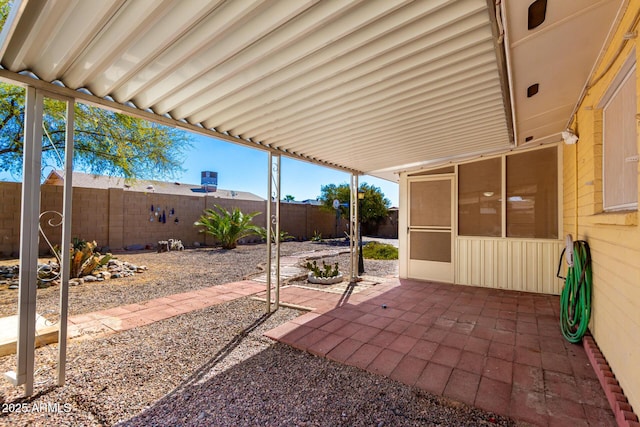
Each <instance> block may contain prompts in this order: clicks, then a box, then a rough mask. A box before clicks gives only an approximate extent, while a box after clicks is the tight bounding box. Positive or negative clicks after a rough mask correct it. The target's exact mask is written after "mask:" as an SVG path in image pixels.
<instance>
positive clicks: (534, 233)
mask: <svg viewBox="0 0 640 427" xmlns="http://www.w3.org/2000/svg"><path fill="white" fill-rule="evenodd" d="M557 157H558V150H557V148H556V147H552V148H544V149H541V150H535V151H528V152H525V153H519V154H512V155H509V156H507V237H524V238H541V239H557V238H558V160H557Z"/></svg>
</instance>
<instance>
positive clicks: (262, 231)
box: [257, 227, 296, 243]
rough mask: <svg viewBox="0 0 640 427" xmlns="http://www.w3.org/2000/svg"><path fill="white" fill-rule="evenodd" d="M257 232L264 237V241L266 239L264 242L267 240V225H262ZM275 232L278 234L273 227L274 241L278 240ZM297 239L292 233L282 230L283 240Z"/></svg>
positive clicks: (281, 238) (272, 235)
mask: <svg viewBox="0 0 640 427" xmlns="http://www.w3.org/2000/svg"><path fill="white" fill-rule="evenodd" d="M257 234H258V236H260V237H261V238H262V241H264V242H266V241H267V229H266V228H265V227H261V228H260V230H259V231H258V233H257ZM275 234H276V232H275V230H274V229H273V228H272V229H271V241H272V242H274V243H275V241H276V236H275ZM295 239H296V238H295V237H293V236H292V235H291V234H289V233H287V232H286V231H284V230H280V241H281V242H288V241H290V240H295Z"/></svg>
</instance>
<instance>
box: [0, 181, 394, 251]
mask: <svg viewBox="0 0 640 427" xmlns="http://www.w3.org/2000/svg"><path fill="white" fill-rule="evenodd" d="M0 196H1V197H2V199H1V202H0V256H5V257H8V256H11V255H12V254H13V255H14V256H17V254H18V252H19V250H20V208H21V184H20V183H9V182H3V183H0ZM62 203H63V187H62V186H59V185H43V186H42V192H41V209H40V211H41V212H46V211H55V212H62ZM152 205H153V207H154V211H153V212H152V211H151V206H152ZM216 205H218V206H220V207H222V208H224V209H227V210H231V209H233V208H239V209H240V210H242V211H243V212H246V213H250V212H260V214H259V215H257V216H256V217H255V218H254V219H253V222H254V224H256V225H258V226H260V227H265V226H266V224H267V216H266V212H267V202H266V201H253V200H237V199H222V198H218V197H215V195H211V194H207V195H205V196H204V197H203V196H201V195H197V196H196V195H194V196H176V195H168V194H155V193H152V192H149V193H142V192H133V191H127V190H124V189H120V188H111V189H108V190H105V189H92V188H79V187H77V188H74V189H73V211H72V215H73V216H72V232H71V235H72V237H74V238H75V237H77V238H79V239H83V240H89V241H91V240H95V241H96V242H97V243H98V246H108V247H109V248H111V249H114V250H117V249H122V248H126V247H128V246H131V245H144V246H146V245H154V244H156V243H157V242H158V241H159V240H167V239H180V240H182V242H183V243H184V244H185V245H187V246H191V245H193V244H194V242H198V243H200V244H207V245H211V244H214V243H215V242H214V241H213V239H212V238H211V237H210V236H208V235H205V234H204V233H199V229H198V228H196V227H194V226H193V223H194V222H195V221H197V220H198V219H199V218H200V216H201V215H202V214H203V212H204V210H205V209H208V208H214V207H215V206H216ZM158 208H160V211H159V212H158V211H157V209H158ZM171 209H173V212H174V213H173V215H171ZM163 211H164V214H165V217H166V223H162V222H160V221H159V219H160V216H161V215H162V213H163ZM155 213H158V215H157V216H156V215H155ZM280 218H281V225H280V227H281V229H282V230H284V231H286V232H287V233H289V234H290V235H291V236H294V237H295V238H297V239H304V240H307V239H311V238H312V237H313V236H314V234H315V233H316V232H317V233H320V234H322V237H324V238H329V237H334V236H335V226H336V218H335V213H334V212H328V211H325V210H323V209H322V208H321V207H320V206H313V205H303V204H297V203H281V204H280ZM152 219H153V221H151V220H152ZM176 219H177V221H176ZM49 221H51V223H52V224H54V225H55V224H57V223H59V222H60V217H59V216H56V215H55V214H45V215H43V217H42V220H41V226H42V229H43V231H44V232H45V233H46V236H47V238H48V239H49V240H50V241H51V243H52V244H53V245H56V244H58V245H59V244H60V239H61V233H62V227H61V226H53V225H51V224H50V223H49ZM396 224H397V222H396ZM383 227H384V230H385V231H384V233H385V234H387V233H388V230H386V229H387V228H388V226H386V225H383ZM392 227H393V225H392ZM346 229H347V220H345V219H344V218H343V219H340V222H339V228H338V237H342V236H344V231H346ZM393 231H394V230H391V234H393ZM377 234H380V232H378V233H377ZM395 235H397V225H396V226H395ZM388 237H393V236H388ZM245 241H246V242H257V241H259V238H257V237H255V238H254V237H249V238H247V239H245ZM48 250H49V247H48V246H47V244H46V242H45V241H44V239H42V238H41V239H40V251H41V252H42V253H46V252H47V251H48Z"/></svg>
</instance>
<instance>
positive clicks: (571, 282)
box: [557, 240, 592, 343]
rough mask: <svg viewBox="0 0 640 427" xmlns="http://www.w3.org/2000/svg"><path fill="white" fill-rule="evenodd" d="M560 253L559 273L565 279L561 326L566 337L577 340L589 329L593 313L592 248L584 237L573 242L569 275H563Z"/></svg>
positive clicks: (561, 303)
mask: <svg viewBox="0 0 640 427" xmlns="http://www.w3.org/2000/svg"><path fill="white" fill-rule="evenodd" d="M565 251H566V248H565V249H564V250H563V251H562V254H561V255H560V264H559V265H558V273H557V276H558V277H559V278H561V279H565V281H564V287H563V288H562V294H561V296H560V329H561V330H562V335H563V336H564V337H565V339H566V340H567V341H569V342H571V343H577V342H580V341H581V340H582V337H583V336H584V334H585V333H586V332H587V327H588V326H589V318H590V317H591V287H592V281H591V251H590V250H589V244H588V243H587V242H586V241H584V240H577V241H575V242H573V266H571V265H569V266H568V267H567V277H562V276H560V267H561V265H562V256H563V255H564V253H565Z"/></svg>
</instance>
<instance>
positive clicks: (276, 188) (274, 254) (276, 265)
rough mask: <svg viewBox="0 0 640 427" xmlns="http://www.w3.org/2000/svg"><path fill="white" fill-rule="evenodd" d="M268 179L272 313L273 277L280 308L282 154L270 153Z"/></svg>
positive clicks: (268, 304) (276, 301)
mask: <svg viewBox="0 0 640 427" xmlns="http://www.w3.org/2000/svg"><path fill="white" fill-rule="evenodd" d="M268 180H269V184H268V191H267V193H268V200H267V313H271V288H272V278H273V279H275V295H274V297H275V301H274V303H275V307H274V308H275V309H276V310H277V309H278V308H280V156H279V155H276V154H273V153H269V177H268ZM272 204H273V206H272ZM272 261H273V265H272ZM272 272H273V273H272Z"/></svg>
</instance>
